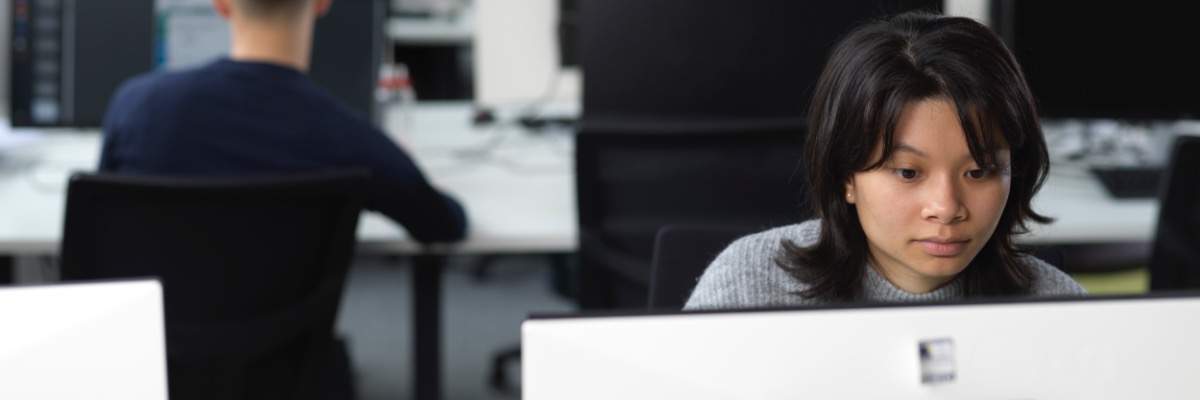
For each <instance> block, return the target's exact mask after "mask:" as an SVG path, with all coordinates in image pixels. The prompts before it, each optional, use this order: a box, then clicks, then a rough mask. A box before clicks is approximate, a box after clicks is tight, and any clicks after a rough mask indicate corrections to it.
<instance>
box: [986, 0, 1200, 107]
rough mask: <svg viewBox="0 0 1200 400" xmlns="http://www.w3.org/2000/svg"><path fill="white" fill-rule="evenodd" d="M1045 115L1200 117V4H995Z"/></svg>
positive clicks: (1110, 0)
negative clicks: (1198, 49)
mask: <svg viewBox="0 0 1200 400" xmlns="http://www.w3.org/2000/svg"><path fill="white" fill-rule="evenodd" d="M992 6H993V10H992V13H991V14H992V17H993V19H994V25H995V27H996V29H997V30H998V31H999V32H1000V33H1001V34H1002V35H1003V36H1004V37H1005V40H1006V41H1007V42H1008V45H1009V47H1010V48H1011V49H1012V51H1013V53H1014V54H1016V56H1017V59H1018V61H1019V62H1020V63H1021V67H1022V69H1023V70H1024V72H1025V76H1026V79H1028V81H1029V84H1030V86H1031V87H1032V89H1033V92H1034V95H1035V96H1036V97H1037V99H1038V102H1039V104H1040V108H1041V112H1042V115H1043V116H1044V117H1049V118H1082V119H1123V120H1164V119H1165V120H1174V119H1179V118H1200V96H1196V93H1198V92H1200V78H1197V77H1196V74H1197V71H1200V53H1197V52H1196V51H1194V49H1195V48H1196V43H1197V38H1200V24H1197V23H1196V16H1197V15H1200V3H1196V2H1182V3H1178V2H1169V1H1136V2H1133V1H1127V0H1064V1H1039V0H993V1H992Z"/></svg>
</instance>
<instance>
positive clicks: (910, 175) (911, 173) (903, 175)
mask: <svg viewBox="0 0 1200 400" xmlns="http://www.w3.org/2000/svg"><path fill="white" fill-rule="evenodd" d="M892 172H894V173H895V174H896V176H899V177H900V179H904V180H906V181H911V180H913V179H917V171H916V170H912V169H903V168H896V169H893V170H892Z"/></svg>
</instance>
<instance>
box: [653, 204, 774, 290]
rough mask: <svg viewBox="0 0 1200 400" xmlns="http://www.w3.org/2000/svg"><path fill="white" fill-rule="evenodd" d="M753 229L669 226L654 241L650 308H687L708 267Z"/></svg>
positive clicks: (756, 229) (757, 229)
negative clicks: (693, 291)
mask: <svg viewBox="0 0 1200 400" xmlns="http://www.w3.org/2000/svg"><path fill="white" fill-rule="evenodd" d="M759 230H761V229H760V228H752V227H733V226H702V225H669V226H665V227H663V228H662V229H659V230H658V235H657V236H656V237H655V239H654V261H653V262H652V263H651V267H650V299H649V302H648V305H649V306H650V308H673V309H680V308H683V305H684V303H686V302H687V298H688V296H690V295H691V294H692V289H694V288H695V287H696V281H697V280H699V279H700V275H703V274H704V270H705V269H706V268H708V264H710V263H712V261H713V259H715V258H716V257H717V255H718V254H720V253H721V250H724V249H725V247H726V246H729V244H730V243H732V242H733V241H734V240H737V238H740V237H742V236H745V235H748V234H750V233H753V232H757V231H759Z"/></svg>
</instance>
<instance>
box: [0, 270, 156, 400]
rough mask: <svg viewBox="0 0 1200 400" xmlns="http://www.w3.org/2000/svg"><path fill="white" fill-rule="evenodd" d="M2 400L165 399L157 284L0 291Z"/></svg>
mask: <svg viewBox="0 0 1200 400" xmlns="http://www.w3.org/2000/svg"><path fill="white" fill-rule="evenodd" d="M0 321H3V328H0V399H113V400H117V399H120V400H165V399H166V398H167V358H166V342H165V339H164V332H163V331H164V327H163V308H162V289H161V287H160V286H159V284H158V281H153V280H139V281H122V282H105V283H70V284H54V285H41V286H24V287H7V288H0Z"/></svg>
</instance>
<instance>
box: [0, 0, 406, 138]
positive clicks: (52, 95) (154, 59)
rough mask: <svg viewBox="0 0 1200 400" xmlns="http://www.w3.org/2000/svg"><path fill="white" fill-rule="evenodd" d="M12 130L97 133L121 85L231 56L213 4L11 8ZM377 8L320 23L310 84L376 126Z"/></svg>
mask: <svg viewBox="0 0 1200 400" xmlns="http://www.w3.org/2000/svg"><path fill="white" fill-rule="evenodd" d="M11 1H12V3H11V8H10V9H9V13H10V20H11V22H12V30H11V32H12V40H11V46H10V49H9V50H10V53H9V56H10V73H11V81H10V96H9V103H10V104H9V106H10V107H9V109H10V118H11V120H12V124H13V125H14V126H77V127H98V126H100V124H101V123H102V122H103V118H104V113H105V112H106V111H107V109H108V102H109V100H110V99H111V97H112V94H113V92H114V91H115V90H116V88H117V87H118V86H120V84H121V83H122V82H124V81H125V80H126V79H129V78H130V77H133V76H135V75H138V74H141V73H145V72H149V71H152V70H155V69H156V68H162V69H173V68H184V67H190V66H195V65H198V64H202V63H205V62H208V61H211V60H212V59H214V58H216V57H220V56H222V55H225V54H227V53H228V47H229V32H228V27H227V26H226V24H225V22H224V21H222V20H221V19H220V17H219V16H218V15H217V14H216V12H215V11H214V10H213V9H212V2H211V0H122V1H121V4H120V5H119V6H118V5H115V4H113V3H112V2H109V1H92V0H11ZM385 14H386V13H385V3H384V1H383V0H338V1H336V2H334V5H333V7H332V8H330V12H329V13H328V14H326V15H325V16H324V17H322V18H320V19H318V20H317V26H316V31H315V33H314V37H313V51H312V56H311V60H312V61H311V64H310V68H309V76H311V77H312V79H313V80H314V81H315V82H317V84H319V85H321V86H322V87H323V88H325V90H327V91H329V92H330V93H331V94H333V95H334V96H335V97H337V98H339V99H341V100H342V101H343V102H345V103H346V104H347V105H348V106H350V107H351V108H352V109H355V110H357V111H359V112H361V113H362V114H363V115H364V116H365V117H367V118H369V119H370V120H372V121H374V122H376V123H378V121H379V113H378V111H377V102H376V100H375V80H376V76H377V74H378V71H379V65H380V63H381V57H382V56H381V55H382V49H383V20H384V17H385Z"/></svg>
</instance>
